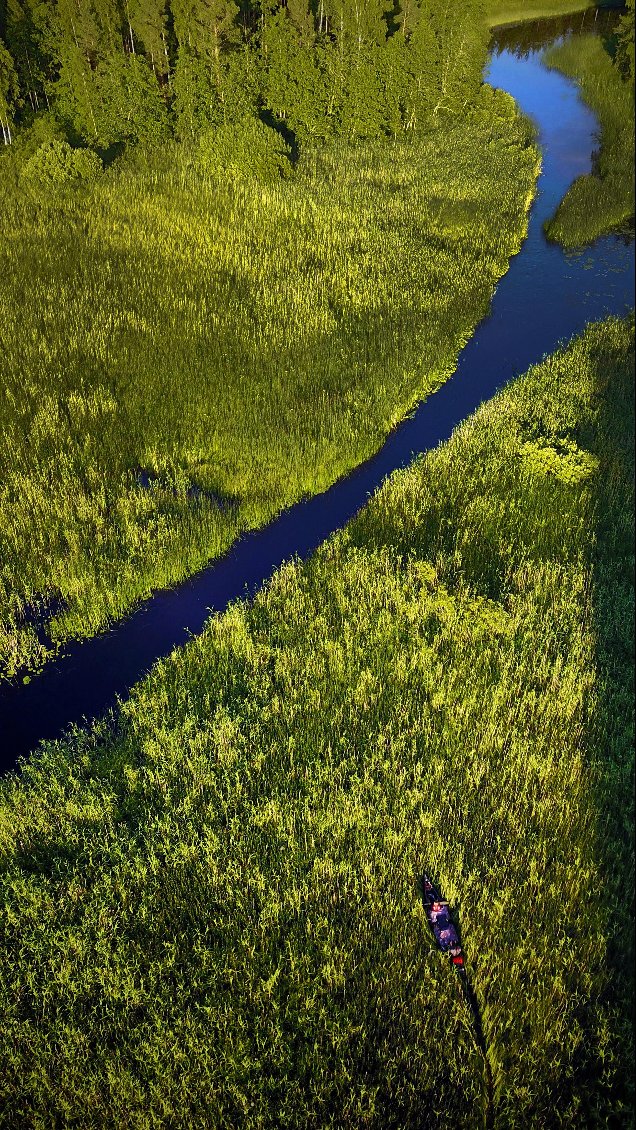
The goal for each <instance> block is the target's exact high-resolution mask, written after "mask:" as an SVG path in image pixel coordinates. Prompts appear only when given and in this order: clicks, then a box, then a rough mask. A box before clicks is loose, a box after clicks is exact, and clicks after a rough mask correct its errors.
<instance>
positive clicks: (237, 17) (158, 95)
mask: <svg viewBox="0 0 636 1130" xmlns="http://www.w3.org/2000/svg"><path fill="white" fill-rule="evenodd" d="M5 22H6V28H5V41H6V46H5V45H4V44H0V120H1V121H2V123H3V128H4V129H5V140H7V136H6V131H7V130H8V129H9V126H10V122H11V120H12V117H13V115H14V114H15V111H16V108H17V106H18V105H19V104H20V102H21V103H22V104H23V105H24V106H25V107H26V110H27V112H37V111H38V110H39V109H41V108H43V107H46V106H52V107H53V108H54V109H55V112H56V115H57V116H58V118H59V119H60V120H61V121H62V122H63V123H64V125H65V127H66V129H67V133H68V136H69V138H70V139H71V140H75V141H79V142H83V143H85V144H88V145H92V146H94V147H96V148H103V149H106V148H107V147H108V146H110V145H112V144H113V143H115V142H118V141H128V140H137V139H140V138H149V139H151V140H161V138H162V137H164V136H167V135H168V134H169V133H174V134H175V135H176V136H177V137H185V136H198V135H200V134H202V133H204V132H205V131H206V130H208V129H209V128H211V127H215V126H220V125H223V124H225V125H227V124H229V123H232V122H236V121H237V119H241V118H244V117H246V116H259V115H260V116H263V115H264V116H265V120H268V116H269V117H270V118H273V119H274V120H275V121H276V122H278V123H280V124H281V125H283V126H285V127H287V129H289V130H291V131H293V132H294V133H295V134H296V135H297V136H298V137H299V138H300V139H304V138H307V137H316V136H325V135H327V134H335V135H341V136H344V137H348V138H352V137H373V136H378V135H380V134H382V133H387V134H393V133H397V132H399V131H401V130H412V129H417V128H418V127H419V126H420V125H421V123H422V121H423V120H424V119H425V118H426V117H428V116H435V115H437V114H439V113H442V112H446V111H450V112H453V111H458V110H460V109H461V107H462V104H463V103H465V101H466V100H467V99H469V98H470V97H471V93H472V91H473V90H474V89H476V87H477V86H478V84H479V82H480V77H481V69H482V65H483V60H484V50H485V37H486V30H485V27H486V25H485V19H484V12H483V0H465V2H464V3H463V4H462V5H452V6H450V5H448V4H447V3H445V2H444V0H364V2H362V0H81V2H80V0H8V4H7V12H6V21H5ZM9 139H10V138H9Z"/></svg>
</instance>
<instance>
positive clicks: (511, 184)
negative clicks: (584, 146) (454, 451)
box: [0, 89, 538, 676]
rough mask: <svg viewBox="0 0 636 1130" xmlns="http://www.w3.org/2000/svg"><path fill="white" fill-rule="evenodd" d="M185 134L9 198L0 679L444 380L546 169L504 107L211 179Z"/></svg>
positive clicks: (309, 487)
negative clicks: (93, 176)
mask: <svg viewBox="0 0 636 1130" xmlns="http://www.w3.org/2000/svg"><path fill="white" fill-rule="evenodd" d="M203 167H204V166H203V164H202V157H201V154H200V153H199V152H197V151H196V150H192V149H190V150H188V149H187V148H186V147H185V146H184V147H181V148H178V147H176V146H174V147H172V148H170V149H169V150H168V152H167V153H166V154H165V155H164V156H163V157H161V156H155V157H147V158H146V159H145V160H144V159H143V158H141V157H140V158H139V159H138V160H136V161H129V163H128V164H124V165H123V166H121V167H118V168H117V167H115V168H113V170H112V171H111V172H110V173H107V174H106V175H104V176H103V177H102V178H101V179H100V180H98V181H97V182H96V183H95V184H94V186H93V187H92V188H91V189H82V190H79V189H78V190H77V191H76V192H71V191H69V190H67V191H66V192H65V193H63V194H62V193H59V192H58V193H55V192H53V190H51V191H50V192H48V191H46V192H45V191H44V190H42V191H41V192H39V193H38V192H34V191H33V190H31V189H28V188H27V187H24V186H23V187H21V188H19V189H18V190H14V191H13V192H12V193H7V205H6V207H5V208H4V211H3V223H2V227H3V234H2V239H1V240H0V278H1V280H2V281H1V283H0V332H1V334H2V344H3V355H2V375H3V381H2V387H1V389H0V427H1V438H2V442H1V444H0V468H1V471H0V479H1V485H0V531H1V532H0V560H1V562H2V564H1V566H0V625H1V626H0V671H1V672H2V673H3V674H4V675H5V676H6V675H11V674H12V673H14V672H19V671H20V670H24V669H26V668H33V667H37V666H38V665H39V664H40V663H41V662H43V660H44V659H45V658H46V654H47V646H48V645H47V644H46V643H45V641H44V640H43V636H42V632H41V630H40V631H38V627H39V628H40V629H41V628H42V627H45V628H46V631H47V632H48V634H49V635H50V637H51V639H52V641H53V643H52V645H51V646H53V647H54V646H56V644H59V643H60V641H64V640H65V639H67V638H68V637H70V636H83V635H88V634H91V633H93V632H95V631H97V630H98V629H100V628H103V627H104V626H105V625H106V624H107V622H108V621H110V620H112V619H114V618H116V617H119V616H121V615H122V614H123V613H124V612H126V611H127V610H128V609H130V608H131V606H132V605H133V604H134V603H135V601H137V600H139V599H140V598H141V597H143V596H145V595H147V594H148V593H149V592H150V591H151V590H152V589H153V588H157V587H159V586H165V585H170V584H173V583H175V582H176V581H178V580H179V579H181V578H183V577H184V576H185V575H187V574H189V573H192V572H193V571H195V570H197V569H199V568H200V567H201V566H202V565H203V564H204V563H205V562H207V561H208V560H210V559H211V558H213V557H215V556H217V555H218V554H220V553H221V552H222V551H223V550H225V549H226V548H227V547H228V546H229V545H230V543H231V542H232V541H233V540H234V538H235V537H236V536H237V533H238V532H239V531H240V530H241V529H245V528H248V527H253V526H257V525H259V524H261V523H264V522H265V521H266V520H267V519H269V518H271V517H272V515H274V514H275V513H276V512H278V511H280V509H281V508H282V507H284V506H287V505H289V504H290V503H293V502H294V501H296V500H297V499H299V498H301V497H302V496H304V495H307V494H311V493H313V492H315V491H318V490H321V489H323V488H325V487H327V486H328V485H329V484H331V483H332V482H334V481H335V480H336V479H337V478H338V477H339V476H340V475H342V474H344V473H345V472H347V471H349V470H350V469H351V468H353V467H355V466H356V465H357V464H358V463H359V462H360V461H361V460H363V459H364V458H366V457H367V456H369V455H371V454H372V453H373V452H374V451H376V450H377V448H378V447H379V446H380V444H381V442H382V439H383V437H384V436H385V435H386V434H387V432H388V431H389V429H390V428H391V426H392V425H393V424H395V423H396V421H398V420H399V419H400V418H401V417H403V416H404V414H405V413H406V412H408V410H409V409H410V408H411V407H412V406H413V405H414V404H415V403H416V402H417V400H418V399H419V398H421V397H423V396H426V395H427V394H428V393H429V392H430V391H431V390H432V389H433V388H435V387H436V386H438V385H439V383H440V382H442V381H444V380H445V379H446V378H447V377H448V376H449V374H450V373H451V372H452V370H453V368H454V364H455V360H456V357H457V355H458V352H459V350H460V348H461V347H462V345H463V344H464V343H465V342H466V340H467V339H468V338H469V337H470V335H471V333H472V332H473V330H474V327H475V325H476V323H477V322H478V321H479V319H480V318H481V317H482V316H483V315H484V314H485V313H486V311H487V307H488V303H489V300H490V297H491V295H492V292H493V288H494V286H495V284H496V282H497V280H498V279H499V278H500V276H501V275H502V274H503V273H504V272H505V271H506V268H507V265H508V260H509V257H510V256H511V255H512V254H514V253H515V252H516V251H517V250H518V249H519V246H520V243H521V240H522V237H523V235H524V232H525V228H526V215H527V210H528V206H529V203H530V199H531V197H532V194H533V191H534V183H535V177H536V174H537V167H538V155H537V152H536V149H535V148H534V146H533V145H532V144H531V142H530V140H529V134H528V127H527V125H526V123H525V122H524V121H522V120H521V119H520V118H519V117H518V116H517V114H516V111H515V109H514V104H513V103H512V100H511V99H509V98H508V97H507V96H502V95H494V94H493V93H492V92H491V91H489V90H488V89H486V90H485V91H484V95H483V100H482V103H481V106H480V107H479V108H478V109H477V110H475V111H474V112H473V113H471V114H470V115H468V116H467V120H464V121H462V122H461V123H458V122H450V123H447V124H446V125H445V126H443V127H440V128H439V129H436V130H434V131H432V132H430V133H429V134H427V135H426V136H424V137H422V138H420V139H418V140H415V141H413V142H411V143H409V142H407V141H403V142H395V143H389V142H383V143H380V142H377V143H369V144H361V145H359V146H357V147H354V148H352V147H351V146H347V147H342V148H338V147H337V146H336V147H332V148H325V149H322V150H319V151H316V152H306V153H305V154H303V156H302V159H301V161H300V164H299V166H298V169H297V171H296V172H295V174H294V175H293V176H291V177H290V178H289V179H286V180H282V179H281V180H279V181H277V182H275V183H261V182H260V181H259V180H257V179H250V178H248V177H243V178H232V177H229V176H228V177H227V178H225V179H222V178H221V177H220V176H218V175H217V176H214V175H212V174H209V175H206V174H205V173H204V171H203Z"/></svg>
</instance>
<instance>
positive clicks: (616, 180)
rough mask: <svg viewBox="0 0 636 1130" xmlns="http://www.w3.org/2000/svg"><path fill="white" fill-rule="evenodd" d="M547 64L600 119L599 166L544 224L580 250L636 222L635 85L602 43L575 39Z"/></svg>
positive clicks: (555, 49)
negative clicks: (574, 84) (572, 85)
mask: <svg viewBox="0 0 636 1130" xmlns="http://www.w3.org/2000/svg"><path fill="white" fill-rule="evenodd" d="M545 62H546V64H547V65H548V66H551V67H554V68H556V69H557V70H559V71H562V72H563V74H566V75H568V76H569V77H570V78H573V79H575V80H576V81H577V82H578V84H579V86H580V89H581V95H582V97H583V98H584V99H585V101H586V102H587V103H588V104H589V105H590V106H591V108H592V109H593V110H594V112H595V114H596V115H597V116H598V118H599V122H600V126H601V130H600V152H599V155H598V161H597V168H596V169H595V170H594V172H593V174H591V175H590V176H585V177H579V179H578V180H577V181H575V183H574V184H573V185H572V187H571V188H570V190H569V192H568V193H567V194H566V196H565V198H564V200H563V201H562V203H561V204H560V205H559V208H558V210H557V212H556V214H555V216H554V218H553V219H552V220H551V221H550V223H549V224H548V225H547V226H546V232H547V235H548V236H549V237H550V239H554V240H556V241H557V242H559V243H561V244H562V245H563V246H565V247H579V246H583V245H584V244H586V243H590V242H591V241H592V240H594V239H596V237H597V236H599V235H603V234H605V233H606V232H608V231H612V230H615V229H620V228H621V227H625V225H626V224H629V223H630V222H631V225H632V226H633V219H634V84H633V83H629V82H626V81H624V79H623V78H622V77H621V75H620V72H619V71H618V70H617V68H616V67H615V66H614V65H613V64H612V60H611V58H610V56H609V55H608V53H607V51H606V50H605V48H604V46H603V43H602V41H601V40H600V39H599V38H598V37H596V36H593V35H583V36H577V37H575V38H573V39H570V40H568V41H567V42H566V43H564V44H562V45H560V46H557V47H553V48H551V50H549V51H548V52H547V53H546V57H545Z"/></svg>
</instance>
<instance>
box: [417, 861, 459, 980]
mask: <svg viewBox="0 0 636 1130" xmlns="http://www.w3.org/2000/svg"><path fill="white" fill-rule="evenodd" d="M422 896H423V899H422V901H423V903H424V912H425V914H426V917H427V919H428V922H429V925H430V927H431V930H432V931H433V936H434V938H435V941H436V942H437V944H438V946H439V948H440V949H441V951H442V953H447V954H448V956H449V957H450V958H452V961H453V964H454V965H463V964H464V958H463V955H462V947H461V942H460V940H459V934H458V933H457V930H456V928H455V925H454V923H453V921H452V919H451V916H450V911H449V908H448V903H447V902H446V900H445V899H443V898H442V897H441V895H440V893H439V891H437V890H436V889H435V887H434V886H433V884H432V883H431V881H430V879H429V878H428V876H427V875H424V876H423V878H422Z"/></svg>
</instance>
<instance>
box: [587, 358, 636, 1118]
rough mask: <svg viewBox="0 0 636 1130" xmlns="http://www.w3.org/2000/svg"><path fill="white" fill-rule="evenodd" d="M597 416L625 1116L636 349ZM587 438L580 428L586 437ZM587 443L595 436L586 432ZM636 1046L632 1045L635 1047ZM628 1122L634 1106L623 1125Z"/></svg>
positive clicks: (602, 871) (612, 377)
mask: <svg viewBox="0 0 636 1130" xmlns="http://www.w3.org/2000/svg"><path fill="white" fill-rule="evenodd" d="M597 374H598V376H597V379H598V402H599V410H598V420H597V425H596V429H595V430H596V435H595V436H594V438H593V440H592V443H591V444H589V446H590V447H591V449H592V450H594V451H595V453H596V454H597V455H598V456H599V458H600V462H601V473H600V474H598V475H597V476H596V478H595V484H596V487H595V490H596V495H595V499H594V504H595V514H596V539H595V540H593V539H590V553H589V568H590V576H591V581H592V599H593V616H594V630H595V636H596V679H597V684H596V695H595V700H594V702H592V703H591V704H590V709H589V712H588V717H587V753H588V758H589V766H590V771H591V776H592V780H593V788H594V792H595V798H594V799H595V809H596V816H597V834H596V841H595V844H594V850H595V854H596V860H597V865H598V872H599V889H598V890H596V891H592V892H590V897H591V898H592V899H594V900H601V903H602V905H603V906H604V907H605V912H606V939H607V950H606V963H607V987H606V991H605V998H606V1004H607V1006H608V1007H609V1008H610V1009H612V1011H613V1012H614V1014H615V1020H614V1022H613V1024H614V1032H613V1035H614V1038H615V1041H616V1048H618V1049H620V1051H619V1053H618V1054H619V1056H620V1057H621V1058H622V1068H623V1069H622V1070H621V1063H620V1062H619V1063H618V1064H617V1065H616V1067H615V1069H614V1072H613V1073H612V1074H611V1076H610V1079H609V1081H608V1082H607V1083H604V1073H603V1071H602V1067H601V1065H599V1064H598V1063H594V1064H593V1065H591V1067H592V1068H593V1069H596V1071H597V1072H598V1075H599V1077H600V1078H599V1090H600V1091H601V1092H602V1099H603V1109H604V1110H606V1111H607V1112H608V1116H609V1117H611V1116H612V1112H613V1114H614V1117H616V1118H617V1121H616V1125H619V1124H620V1125H622V1124H623V1123H622V1122H620V1121H619V1119H620V1115H619V1114H618V1113H617V1112H618V1111H620V1110H623V1111H626V1112H629V1111H633V1105H634V1089H633V1081H632V1071H631V1069H630V1068H631V1064H632V1062H633V1016H634V791H633V780H634V727H633V717H634V697H633V671H634V572H633V570H634V400H633V394H634V358H633V354H632V356H631V358H629V359H627V360H626V359H625V358H624V357H616V358H610V359H609V361H608V357H607V354H603V355H600V356H599V357H598V359H597ZM586 439H587V437H585V436H582V437H581V443H583V442H585V440H586ZM588 442H589V441H588ZM630 1051H631V1054H630ZM628 1122H630V1115H629V1113H627V1115H626V1121H625V1123H624V1124H625V1125H627V1124H628Z"/></svg>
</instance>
